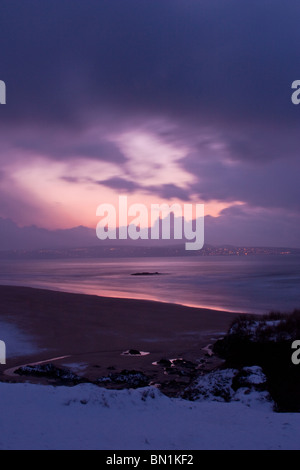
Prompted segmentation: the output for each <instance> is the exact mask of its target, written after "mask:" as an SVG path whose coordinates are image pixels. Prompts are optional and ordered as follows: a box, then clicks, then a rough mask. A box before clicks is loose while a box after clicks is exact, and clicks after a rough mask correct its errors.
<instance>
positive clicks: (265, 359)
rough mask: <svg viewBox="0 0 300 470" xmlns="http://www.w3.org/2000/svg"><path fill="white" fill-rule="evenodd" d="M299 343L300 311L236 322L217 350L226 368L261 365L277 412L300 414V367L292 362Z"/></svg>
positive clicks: (249, 316) (241, 319)
mask: <svg viewBox="0 0 300 470" xmlns="http://www.w3.org/2000/svg"><path fill="white" fill-rule="evenodd" d="M295 340H300V310H295V311H294V312H293V313H291V314H284V313H277V312H271V313H270V314H268V315H245V316H239V317H237V318H236V320H234V321H233V323H232V324H231V326H230V328H229V331H228V333H227V334H226V335H225V337H224V338H222V339H220V340H219V341H217V342H216V343H215V345H214V347H213V351H214V353H215V354H217V355H218V356H219V357H222V358H223V359H225V364H224V368H231V367H234V368H242V367H245V366H253V365H258V366H260V367H261V368H262V370H263V372H264V374H265V375H266V377H267V388H268V391H269V393H270V395H271V396H272V398H273V400H274V402H275V404H276V411H280V412H288V411H289V412H300V364H299V365H296V364H294V363H293V362H292V354H293V353H295V350H294V349H292V343H293V342H294V341H295ZM299 357H300V354H299Z"/></svg>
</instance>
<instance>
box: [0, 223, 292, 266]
mask: <svg viewBox="0 0 300 470" xmlns="http://www.w3.org/2000/svg"><path fill="white" fill-rule="evenodd" d="M185 241H186V240H185V239H183V240H174V239H171V240H140V239H139V240H131V239H128V240H105V241H102V240H99V239H98V238H97V237H96V231H95V229H91V228H88V227H83V226H79V227H74V228H70V229H60V230H47V229H43V228H39V227H36V226H34V225H33V226H29V227H18V226H17V224H15V223H14V222H13V221H12V220H10V219H3V218H0V259H20V258H23V259H24V258H25V259H39V258H43V259H45V258H46V259H47V258H49V259H50V258H53V259H55V258H101V257H114V258H116V257H141V256H217V255H219V256H250V255H253V254H256V255H257V254H261V255H274V254H281V255H290V254H300V249H298V248H287V247H251V246H234V245H218V246H216V245H212V244H211V245H210V244H205V245H204V247H203V248H202V249H201V250H198V251H197V250H196V251H188V250H185V245H184V244H185Z"/></svg>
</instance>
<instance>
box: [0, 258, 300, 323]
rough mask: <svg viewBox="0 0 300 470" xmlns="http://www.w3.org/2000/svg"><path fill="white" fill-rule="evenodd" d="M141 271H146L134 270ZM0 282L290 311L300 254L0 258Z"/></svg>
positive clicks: (299, 289) (298, 289)
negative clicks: (48, 258)
mask: <svg viewBox="0 0 300 470" xmlns="http://www.w3.org/2000/svg"><path fill="white" fill-rule="evenodd" d="M141 273H148V274H147V275H145V274H142V275H136V274H141ZM151 273H152V275H151ZM153 273H158V274H153ZM0 284H2V285H17V286H29V287H36V288H42V289H50V290H58V291H65V292H73V293H84V294H92V295H99V296H105V297H117V298H131V299H144V300H154V301H160V302H167V303H175V304H181V305H187V306H192V307H205V308H209V309H218V310H224V311H231V312H239V313H256V314H265V313H268V312H270V311H273V312H283V313H290V312H292V311H293V310H294V309H300V256H299V255H251V256H201V257H195V258H194V257H193V258H191V257H174V258H170V257H160V258H150V257H146V258H121V259H108V258H103V259H99V258H97V259H91V258H89V259H60V260H58V259H50V260H42V259H37V260H1V272H0Z"/></svg>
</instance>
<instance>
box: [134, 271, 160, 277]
mask: <svg viewBox="0 0 300 470" xmlns="http://www.w3.org/2000/svg"><path fill="white" fill-rule="evenodd" d="M159 274H160V273H158V272H157V271H156V272H155V273H149V272H142V273H132V274H131V276H158V275H159Z"/></svg>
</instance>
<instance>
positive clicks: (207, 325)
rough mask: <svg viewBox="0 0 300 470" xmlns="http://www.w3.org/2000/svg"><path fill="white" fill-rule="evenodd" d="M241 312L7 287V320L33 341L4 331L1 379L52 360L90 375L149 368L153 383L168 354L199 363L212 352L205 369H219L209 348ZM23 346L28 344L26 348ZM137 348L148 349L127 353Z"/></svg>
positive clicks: (1, 312) (3, 292) (3, 300)
mask: <svg viewBox="0 0 300 470" xmlns="http://www.w3.org/2000/svg"><path fill="white" fill-rule="evenodd" d="M236 315H237V314H236V313H231V312H224V311H217V310H209V309H200V308H191V307H185V306H181V305H176V304H167V303H160V302H152V301H144V300H130V299H116V298H107V297H98V296H91V295H82V294H70V293H64V292H56V291H50V290H40V289H33V288H27V287H14V286H0V325H1V324H2V325H6V326H9V327H10V328H15V329H16V330H15V331H17V332H18V334H19V335H23V337H24V338H25V339H26V341H25V340H24V338H23V343H22V342H20V345H19V346H18V347H17V348H16V345H15V344H14V345H13V344H10V343H11V342H15V339H14V338H13V335H12V334H10V335H9V336H8V337H4V338H2V337H1V329H0V339H2V340H4V341H5V342H6V356H7V357H6V364H5V365H4V364H3V365H1V366H0V373H1V376H0V377H1V380H2V381H25V380H26V381H28V380H29V378H28V377H20V376H18V375H16V374H14V373H13V370H14V368H15V367H17V366H19V365H25V364H32V363H36V362H43V361H49V360H52V361H54V362H55V365H57V366H64V367H70V368H71V369H73V370H74V371H76V373H77V374H81V375H83V376H84V377H87V378H88V379H90V380H95V379H96V378H98V377H101V376H105V375H107V374H108V373H109V372H111V371H114V372H119V371H121V370H123V369H128V370H137V371H142V372H143V373H145V374H148V375H149V376H151V377H152V379H153V382H156V381H160V382H161V381H163V380H165V381H166V380H167V377H166V376H165V373H164V372H163V369H162V368H160V367H158V366H157V365H154V364H153V363H155V362H156V361H160V360H161V359H173V358H178V357H181V358H184V359H185V360H188V361H193V362H196V363H199V361H201V359H202V362H203V358H205V359H204V361H205V367H207V368H212V367H214V365H215V362H214V361H216V359H215V358H213V357H209V354H208V352H209V351H208V349H209V348H208V349H207V346H208V345H209V344H211V343H212V342H213V341H214V340H216V339H217V338H218V337H220V335H222V334H223V333H224V332H226V331H227V329H228V326H229V324H230V323H231V321H232V319H233V318H235V317H236ZM4 330H5V329H4ZM4 336H5V335H4ZM24 341H25V342H24ZM22 344H23V345H24V344H26V346H27V347H24V354H23V352H22V347H23V346H22ZM28 346H30V347H28ZM130 349H135V350H138V351H140V352H143V354H141V355H128V354H126V351H129V350H130ZM124 353H125V354H124ZM144 353H147V354H144ZM169 379H170V378H169ZM175 379H176V377H175ZM30 381H37V379H31V378H30Z"/></svg>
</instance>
